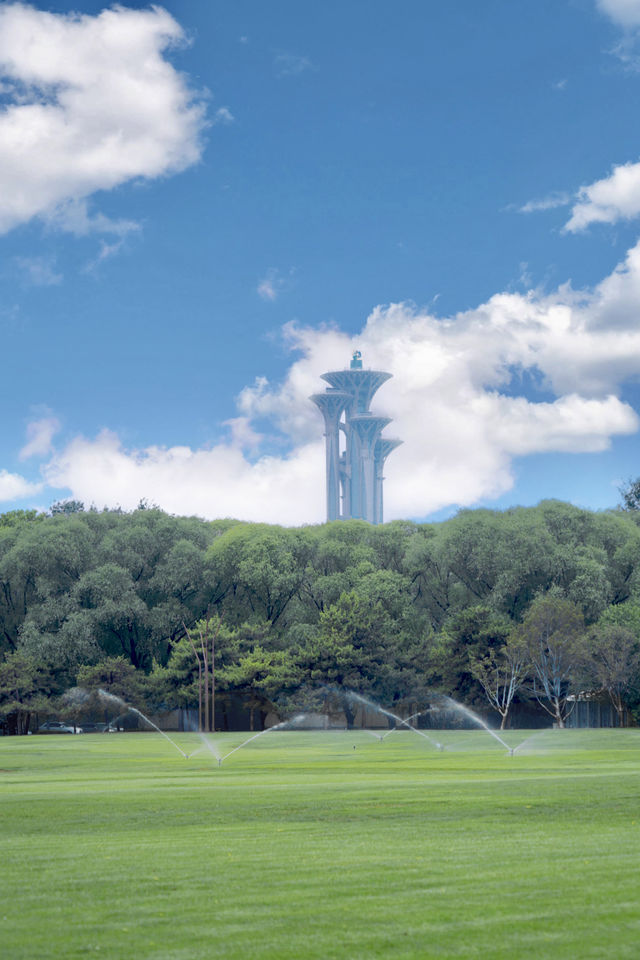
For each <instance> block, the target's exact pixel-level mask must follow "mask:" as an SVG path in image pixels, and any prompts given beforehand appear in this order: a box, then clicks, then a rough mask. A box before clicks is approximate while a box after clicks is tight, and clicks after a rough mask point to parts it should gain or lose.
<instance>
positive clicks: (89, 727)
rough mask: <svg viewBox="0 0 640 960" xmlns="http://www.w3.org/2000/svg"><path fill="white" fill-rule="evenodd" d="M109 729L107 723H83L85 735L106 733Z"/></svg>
mask: <svg viewBox="0 0 640 960" xmlns="http://www.w3.org/2000/svg"><path fill="white" fill-rule="evenodd" d="M106 729H107V725H106V723H83V724H82V732H83V733H104V732H105V730H106Z"/></svg>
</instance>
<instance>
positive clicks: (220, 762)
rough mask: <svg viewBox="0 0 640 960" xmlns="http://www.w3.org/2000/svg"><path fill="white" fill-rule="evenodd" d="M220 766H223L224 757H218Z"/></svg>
mask: <svg viewBox="0 0 640 960" xmlns="http://www.w3.org/2000/svg"><path fill="white" fill-rule="evenodd" d="M218 766H219V767H221V766H222V757H218Z"/></svg>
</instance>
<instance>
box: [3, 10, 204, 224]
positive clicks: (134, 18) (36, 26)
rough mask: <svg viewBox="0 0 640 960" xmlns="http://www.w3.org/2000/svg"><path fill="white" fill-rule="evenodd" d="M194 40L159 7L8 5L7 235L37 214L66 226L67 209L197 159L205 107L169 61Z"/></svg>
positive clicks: (5, 57) (5, 40) (5, 78)
mask: <svg viewBox="0 0 640 960" xmlns="http://www.w3.org/2000/svg"><path fill="white" fill-rule="evenodd" d="M184 42H185V36H184V32H183V30H182V28H181V27H180V25H179V24H178V23H177V22H176V21H175V20H174V19H173V18H172V17H171V16H170V15H169V14H168V13H167V12H166V11H165V10H163V9H162V8H161V7H156V6H154V7H151V8H150V9H148V10H135V9H130V8H126V7H120V6H115V7H113V8H111V9H108V10H103V11H102V13H100V14H99V15H98V16H88V15H80V14H74V13H70V14H53V13H48V12H46V11H44V10H38V9H36V8H34V7H31V6H28V5H25V4H21V3H7V4H2V5H1V6H0V77H1V78H2V81H3V82H4V85H5V99H6V97H7V96H9V98H10V99H9V103H8V104H7V105H6V106H4V108H3V109H2V111H1V112H0V232H6V231H8V230H10V229H11V228H13V227H15V226H16V225H18V224H20V223H24V222H26V221H28V220H30V219H32V218H33V217H37V216H39V217H43V218H45V219H46V218H50V219H53V220H54V221H55V220H56V218H57V220H58V223H59V224H61V225H64V223H65V216H69V209H70V208H69V206H68V205H69V204H71V205H72V207H71V209H72V208H73V204H78V203H79V204H80V207H79V209H80V211H82V202H83V201H84V200H85V199H86V198H87V197H89V196H90V195H91V194H93V193H95V192H96V191H98V190H109V189H112V188H113V187H116V186H119V185H120V184H123V183H125V182H127V181H130V180H132V179H137V178H154V177H159V176H162V175H165V174H169V173H174V172H177V171H180V170H183V169H185V168H186V167H188V166H189V165H190V164H193V163H195V162H196V161H197V160H198V159H199V157H200V153H201V143H200V134H201V130H202V126H203V122H204V109H203V106H202V104H201V103H199V102H198V101H197V100H196V98H195V96H194V93H193V91H192V90H191V89H190V88H189V86H188V83H187V81H186V79H185V77H184V75H183V74H180V73H178V72H177V71H176V70H175V69H174V68H173V66H172V65H171V64H170V63H169V62H168V61H167V60H166V59H165V58H164V53H165V52H166V51H167V50H168V49H171V48H173V47H175V46H176V45H178V44H181V43H184ZM7 90H9V93H8V94H7V92H6V91H7ZM108 224H109V221H106V220H105V222H103V223H102V227H104V226H108ZM121 228H122V227H120V229H121ZM94 229H99V227H98V226H97V225H96V224H94ZM116 232H117V231H116Z"/></svg>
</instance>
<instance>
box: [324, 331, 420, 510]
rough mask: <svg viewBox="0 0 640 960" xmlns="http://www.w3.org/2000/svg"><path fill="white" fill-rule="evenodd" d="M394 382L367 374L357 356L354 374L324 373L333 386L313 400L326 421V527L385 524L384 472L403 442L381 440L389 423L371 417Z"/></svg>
mask: <svg viewBox="0 0 640 960" xmlns="http://www.w3.org/2000/svg"><path fill="white" fill-rule="evenodd" d="M390 378H391V374H390V373H383V372H382V371H381V370H363V368H362V354H361V353H360V351H359V350H356V351H355V353H354V354H353V359H352V360H351V366H350V368H349V369H348V370H332V371H330V372H329V373H323V374H322V379H323V380H326V382H327V383H328V384H329V386H328V387H327V388H326V390H325V392H324V393H314V394H313V396H312V397H310V399H311V400H313V402H314V403H315V404H316V406H317V407H318V408H319V409H320V412H321V414H322V416H323V417H324V426H325V433H324V435H325V439H326V448H327V520H328V521H330V520H350V519H352V518H354V519H359V520H367V521H368V522H369V523H382V481H383V479H384V478H383V476H382V470H383V467H384V463H385V460H386V459H387V457H388V456H389V454H390V453H391V451H392V450H395V448H396V447H397V446H399V445H400V444H401V443H402V440H392V439H387V438H386V437H382V436H381V433H382V431H383V430H384V428H385V427H386V426H387V424H388V423H391V420H390V419H389V418H388V417H377V416H375V415H374V414H372V413H371V411H370V410H369V404H370V403H371V400H372V398H373V395H374V394H375V393H376V391H377V390H378V389H379V388H380V387H381V386H382V384H383V383H385V382H386V381H387V380H389V379H390Z"/></svg>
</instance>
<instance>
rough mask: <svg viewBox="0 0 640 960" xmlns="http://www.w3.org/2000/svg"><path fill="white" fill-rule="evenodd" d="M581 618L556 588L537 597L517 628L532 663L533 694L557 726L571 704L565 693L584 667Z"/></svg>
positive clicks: (565, 717)
mask: <svg viewBox="0 0 640 960" xmlns="http://www.w3.org/2000/svg"><path fill="white" fill-rule="evenodd" d="M584 630H585V627H584V618H583V616H582V613H581V612H580V610H579V609H578V607H577V606H576V605H575V604H574V603H571V601H570V600H567V599H565V598H564V597H562V596H561V595H560V594H559V593H557V592H555V591H554V592H552V591H550V592H549V593H547V594H543V595H542V596H539V597H537V598H536V599H535V600H534V601H533V603H532V604H531V607H530V608H529V610H528V611H527V614H526V616H525V618H524V620H523V622H522V624H521V626H520V628H519V630H518V638H519V640H520V641H521V642H522V643H523V645H524V647H525V649H526V651H527V655H528V658H529V661H530V664H531V672H532V677H533V679H532V689H533V694H534V696H535V698H536V699H537V700H538V702H539V703H540V705H541V706H542V707H543V709H544V710H546V711H547V713H549V714H550V715H551V716H552V717H553V719H554V721H555V723H556V724H557V725H558V727H564V726H565V725H566V720H567V717H568V716H569V714H570V713H571V710H572V709H573V704H572V705H571V706H570V705H569V703H570V701H569V700H568V697H569V695H570V692H571V684H572V681H573V679H574V677H575V676H577V675H578V674H579V673H580V671H581V670H582V669H583V668H584V661H585V654H586V650H585V634H584Z"/></svg>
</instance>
